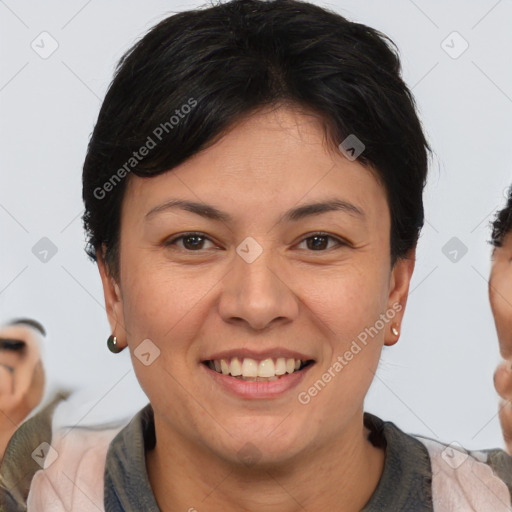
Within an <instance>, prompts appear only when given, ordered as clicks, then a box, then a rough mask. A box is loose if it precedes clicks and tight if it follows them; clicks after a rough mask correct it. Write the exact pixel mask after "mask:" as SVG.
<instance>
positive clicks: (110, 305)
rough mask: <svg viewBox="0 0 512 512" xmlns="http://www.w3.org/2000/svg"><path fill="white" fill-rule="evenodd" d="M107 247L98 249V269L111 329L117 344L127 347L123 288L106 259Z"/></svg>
mask: <svg viewBox="0 0 512 512" xmlns="http://www.w3.org/2000/svg"><path fill="white" fill-rule="evenodd" d="M105 249H106V247H105V245H103V246H102V248H101V250H97V251H96V260H97V262H98V270H99V271H100V276H101V283H102V284H103V295H104V297H105V308H106V310H107V317H108V322H109V324H110V330H111V331H112V334H113V335H114V336H116V338H117V345H118V346H119V347H120V348H125V347H126V346H127V340H126V329H125V322H124V312H123V298H122V293H121V288H120V286H119V283H118V282H117V281H116V279H115V278H114V276H113V275H112V274H111V273H110V269H109V267H108V265H107V263H106V261H105Z"/></svg>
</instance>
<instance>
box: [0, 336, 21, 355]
mask: <svg viewBox="0 0 512 512" xmlns="http://www.w3.org/2000/svg"><path fill="white" fill-rule="evenodd" d="M25 346H26V343H25V342H24V341H23V340H18V339H15V338H0V350H10V351H12V352H22V351H23V350H24V349H25Z"/></svg>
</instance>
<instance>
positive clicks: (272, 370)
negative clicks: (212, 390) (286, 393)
mask: <svg viewBox="0 0 512 512" xmlns="http://www.w3.org/2000/svg"><path fill="white" fill-rule="evenodd" d="M301 363H302V361H301V360H300V359H293V358H288V359H286V358H284V357H278V358H277V359H276V360H275V361H274V360H273V359H271V358H268V359H263V360H262V361H256V360H255V359H251V358H250V357H244V358H238V357H233V358H232V359H230V360H229V359H220V360H218V359H216V360H214V361H209V366H210V368H211V369H212V370H216V371H217V372H219V373H223V374H224V375H232V376H233V377H237V376H243V377H275V376H278V375H284V374H285V373H293V372H294V371H295V370H298V369H299V368H300V365H301Z"/></svg>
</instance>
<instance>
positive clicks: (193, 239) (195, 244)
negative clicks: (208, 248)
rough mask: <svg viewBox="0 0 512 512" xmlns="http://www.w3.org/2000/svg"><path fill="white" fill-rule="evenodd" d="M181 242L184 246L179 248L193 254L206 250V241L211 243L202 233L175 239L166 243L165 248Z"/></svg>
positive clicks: (189, 234) (188, 234)
mask: <svg viewBox="0 0 512 512" xmlns="http://www.w3.org/2000/svg"><path fill="white" fill-rule="evenodd" d="M180 240H181V241H182V242H183V244H182V245H181V246H179V247H180V248H183V249H186V250H187V251H192V252H193V251H198V250H201V249H204V247H203V245H204V242H205V241H206V240H208V241H211V240H209V238H207V237H206V236H204V235H203V234H202V233H185V234H184V235H180V236H178V237H176V238H173V239H171V240H169V241H167V242H165V246H166V247H170V246H172V245H177V244H176V242H178V241H180Z"/></svg>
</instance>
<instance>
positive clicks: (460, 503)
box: [414, 436, 512, 512]
mask: <svg viewBox="0 0 512 512" xmlns="http://www.w3.org/2000/svg"><path fill="white" fill-rule="evenodd" d="M414 437H416V439H418V440H419V441H421V442H422V443H423V444H424V445H425V446H426V448H427V450H428V452H429V455H430V460H431V464H432V500H433V505H434V512H453V511H458V510H460V511H464V512H510V511H511V510H512V507H511V497H510V492H509V490H508V487H507V485H506V484H505V483H504V482H503V480H501V478H499V477H498V476H497V475H496V474H495V473H494V472H493V470H492V468H491V467H490V466H489V465H488V464H486V462H487V455H486V454H485V453H484V452H477V451H475V452H467V451H465V450H464V449H462V448H458V447H457V446H447V445H445V444H443V443H440V442H437V441H435V440H432V439H427V438H423V437H420V436H414ZM509 478H512V475H509Z"/></svg>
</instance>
